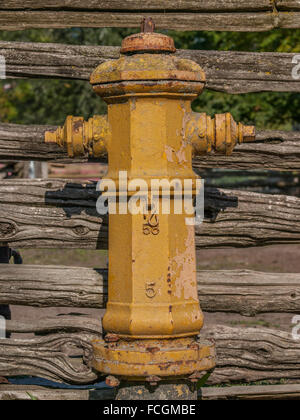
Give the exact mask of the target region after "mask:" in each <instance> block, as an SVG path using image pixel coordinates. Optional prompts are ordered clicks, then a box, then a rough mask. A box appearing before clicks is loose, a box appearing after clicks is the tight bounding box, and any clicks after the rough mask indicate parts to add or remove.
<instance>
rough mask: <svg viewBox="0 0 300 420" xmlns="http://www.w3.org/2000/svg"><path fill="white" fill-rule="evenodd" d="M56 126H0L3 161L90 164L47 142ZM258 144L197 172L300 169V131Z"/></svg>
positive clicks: (263, 137) (204, 163)
mask: <svg viewBox="0 0 300 420" xmlns="http://www.w3.org/2000/svg"><path fill="white" fill-rule="evenodd" d="M56 128H57V127H55V126H45V125H22V124H0V160H2V161H3V160H16V159H18V160H35V161H48V162H69V163H71V162H72V163H75V162H82V163H83V162H87V158H82V159H69V157H68V156H67V153H66V152H65V151H64V150H62V149H61V148H60V147H59V146H57V145H55V144H46V143H45V142H44V133H45V131H47V130H55V129H56ZM257 141H258V143H253V144H250V143H248V144H242V145H240V146H237V147H236V149H235V151H234V152H233V154H232V156H226V157H224V156H222V155H215V154H212V155H208V156H203V157H201V158H197V159H194V161H193V166H194V169H204V168H220V167H221V168H223V169H225V168H227V169H255V168H257V169H274V170H289V171H292V170H300V132H299V131H294V132H292V131H276V130H275V131H272V130H267V131H258V133H257Z"/></svg>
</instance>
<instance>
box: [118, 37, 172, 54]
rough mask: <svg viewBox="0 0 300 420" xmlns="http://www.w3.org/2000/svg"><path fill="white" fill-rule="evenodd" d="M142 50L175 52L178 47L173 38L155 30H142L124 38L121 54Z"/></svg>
mask: <svg viewBox="0 0 300 420" xmlns="http://www.w3.org/2000/svg"><path fill="white" fill-rule="evenodd" d="M141 52H153V53H175V52H176V48H175V45H174V41H173V39H172V38H170V37H169V36H167V35H163V34H158V33H154V32H141V33H138V34H134V35H131V36H128V37H127V38H125V39H124V40H123V42H122V48H121V54H134V53H141Z"/></svg>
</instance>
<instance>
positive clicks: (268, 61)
mask: <svg viewBox="0 0 300 420" xmlns="http://www.w3.org/2000/svg"><path fill="white" fill-rule="evenodd" d="M0 15H1V13H0ZM0 54H1V55H3V56H4V57H5V59H6V77H7V78H33V77H34V78H36V77H43V78H44V77H47V78H55V79H77V80H89V78H90V75H91V73H92V71H93V70H94V69H95V68H96V67H97V65H99V64H100V63H103V62H104V61H107V60H111V59H114V58H118V57H119V55H120V48H119V47H103V46H77V45H63V44H45V43H29V42H28V43H27V42H0ZM177 55H178V56H179V57H183V58H189V59H191V60H194V61H196V62H197V63H198V64H200V66H201V67H202V68H203V69H204V70H205V74H206V79H207V88H208V89H211V90H216V91H220V92H227V93H235V94H237V93H249V92H261V91H277V92H300V80H299V79H298V80H296V79H295V78H293V77H292V70H293V68H294V67H295V63H293V58H294V57H295V54H293V53H253V52H239V51H199V50H193V51H192V50H179V51H178V52H177ZM232 63H234V66H233V65H232Z"/></svg>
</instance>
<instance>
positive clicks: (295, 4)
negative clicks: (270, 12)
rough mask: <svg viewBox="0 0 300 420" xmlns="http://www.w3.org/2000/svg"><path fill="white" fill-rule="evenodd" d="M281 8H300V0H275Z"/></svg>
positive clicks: (278, 7)
mask: <svg viewBox="0 0 300 420" xmlns="http://www.w3.org/2000/svg"><path fill="white" fill-rule="evenodd" d="M275 2H276V7H277V9H279V10H300V1H299V0H275Z"/></svg>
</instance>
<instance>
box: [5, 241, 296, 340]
mask: <svg viewBox="0 0 300 420" xmlns="http://www.w3.org/2000/svg"><path fill="white" fill-rule="evenodd" d="M21 254H22V256H23V259H24V264H40V265H45V264H48V265H51V264H53V265H69V266H81V267H105V266H106V263H107V253H106V252H105V251H86V250H79V249H78V250H77V249H76V250H63V252H62V251H61V250H49V249H48V250H41V249H40V250H28V249H27V250H21ZM299 255H300V245H287V246H269V247H262V248H257V247H255V248H246V249H222V250H219V249H218V250H202V251H200V252H198V255H197V266H198V269H205V270H226V269H227V270H232V269H249V270H257V271H266V272H277V273H278V272H282V273H297V272H300V258H299ZM74 312H76V313H83V314H88V315H93V316H95V317H98V318H99V321H100V318H101V316H102V313H101V312H102V311H99V310H92V309H91V310H87V309H78V310H77V309H76V308H42V309H41V308H28V307H21V306H12V317H13V319H15V320H18V319H20V320H23V321H25V320H26V319H33V318H34V319H35V320H36V319H41V318H44V317H46V316H55V315H57V314H69V313H74ZM292 317H293V315H292V314H264V315H258V316H256V317H251V318H249V317H243V316H240V315H237V314H224V313H209V314H208V313H206V314H205V329H207V328H209V326H210V325H215V324H223V325H228V326H241V327H243V326H244V327H249V326H251V327H255V326H257V327H261V326H263V327H266V328H278V329H280V330H283V331H287V332H290V331H291V325H292V324H291V319H292ZM23 337H24V336H23Z"/></svg>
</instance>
